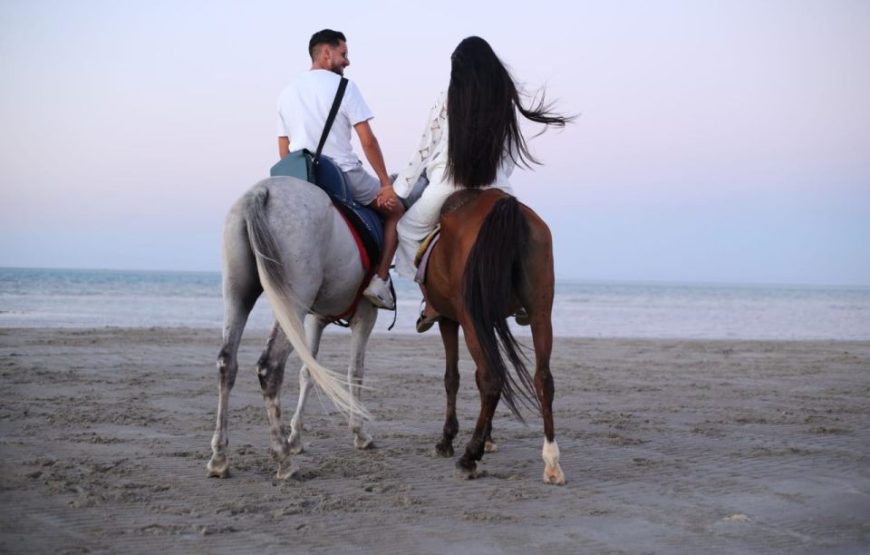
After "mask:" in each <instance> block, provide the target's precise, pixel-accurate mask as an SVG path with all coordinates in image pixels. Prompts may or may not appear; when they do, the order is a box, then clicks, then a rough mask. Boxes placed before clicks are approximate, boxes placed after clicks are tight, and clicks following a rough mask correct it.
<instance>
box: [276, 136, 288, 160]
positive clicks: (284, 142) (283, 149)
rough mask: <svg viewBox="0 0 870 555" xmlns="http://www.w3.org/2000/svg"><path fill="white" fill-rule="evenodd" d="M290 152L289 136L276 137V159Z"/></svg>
mask: <svg viewBox="0 0 870 555" xmlns="http://www.w3.org/2000/svg"><path fill="white" fill-rule="evenodd" d="M288 154H290V137H278V159H279V160H280V159H282V158H284V157H285V156H287V155H288Z"/></svg>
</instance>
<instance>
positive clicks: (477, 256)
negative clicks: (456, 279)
mask: <svg viewBox="0 0 870 555" xmlns="http://www.w3.org/2000/svg"><path fill="white" fill-rule="evenodd" d="M529 233H530V232H529V222H528V221H527V220H526V218H525V216H524V215H523V213H522V210H521V209H520V203H519V202H518V201H517V199H516V197H513V196H507V197H505V198H503V199H501V200H499V201H497V202H496V203H495V205H493V207H492V210H491V211H490V213H489V214H488V215H487V216H486V219H485V220H484V222H483V226H482V227H481V228H480V233H479V234H478V236H477V240H476V241H475V243H474V246H473V247H472V248H471V253H470V254H469V255H468V261H467V262H466V265H465V278H464V282H463V284H462V286H463V291H462V295H463V299H464V301H465V307H466V310H468V313H469V315H470V316H471V321H472V322H473V323H474V331H475V333H476V335H477V340H478V342H479V343H480V348H481V350H482V351H483V356H484V357H485V359H486V362H487V364H488V365H489V368H490V370H491V372H492V375H493V376H494V378H495V380H496V381H497V383H498V385H499V386H500V388H501V393H502V396H503V397H504V401H505V403H507V405H508V407H510V409H511V411H512V412H513V413H514V414H515V415H516V416H517V417H518V418H519V419H520V420H522V419H523V418H522V415H521V414H520V411H519V407H518V406H517V400H520V401H522V402H523V403H525V404H527V405H531V406H533V407H535V408H538V409H540V403H539V401H538V398H537V396H536V395H535V394H534V384H533V382H532V377H531V376H530V375H529V371H528V370H527V369H526V365H525V364H524V363H523V358H524V357H525V355H524V354H523V353H521V350H520V349H521V346H520V345H519V343H517V340H516V339H515V338H514V336H513V334H512V333H511V331H510V328H508V324H507V316H508V315H509V313H510V309H511V300H512V299H513V298H514V291H515V289H516V288H515V286H516V285H517V284H518V283H519V280H520V279H521V278H520V276H521V273H522V257H523V256H524V255H525V253H526V249H527V248H528V244H529ZM502 351H504V354H506V355H507V358H508V359H509V360H510V362H511V364H512V365H513V367H514V370H515V372H516V377H514V376H512V375H511V374H510V373H509V372H508V369H507V366H506V365H505V361H504V358H503V356H502Z"/></svg>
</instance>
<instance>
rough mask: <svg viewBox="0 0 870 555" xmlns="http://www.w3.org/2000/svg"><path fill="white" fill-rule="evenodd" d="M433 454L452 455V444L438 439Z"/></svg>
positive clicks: (440, 455)
mask: <svg viewBox="0 0 870 555" xmlns="http://www.w3.org/2000/svg"><path fill="white" fill-rule="evenodd" d="M435 454H436V455H438V456H439V457H445V458H447V457H452V456H453V445H451V444H449V443H447V442H444V441H440V442H438V443H437V444H435Z"/></svg>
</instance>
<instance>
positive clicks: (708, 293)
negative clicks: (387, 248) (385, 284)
mask: <svg viewBox="0 0 870 555" xmlns="http://www.w3.org/2000/svg"><path fill="white" fill-rule="evenodd" d="M395 283H396V294H397V298H398V310H397V312H396V314H395V315H396V322H395V326H394V328H393V330H392V331H389V330H388V328H389V326H390V324H391V323H392V322H393V315H394V313H393V312H387V311H381V312H380V316H379V318H378V323H377V325H376V327H375V333H378V334H385V333H394V334H407V333H415V331H414V322H415V321H416V318H417V313H418V310H419V305H420V299H421V295H420V292H419V290H418V289H417V286H416V285H415V284H414V283H413V282H411V281H409V280H401V279H398V280H396V282H395ZM222 306H223V305H222V301H221V277H220V274H219V273H218V272H163V271H126V270H125V271H119V270H71V269H28V268H0V328H19V327H24V328H34V327H48V328H102V327H132V328H151V327H191V328H208V329H215V330H220V329H221V327H222V319H223V307H222ZM271 325H272V313H271V308H270V307H269V305H268V302H267V300H266V299H265V297H263V298H261V299H260V300H259V301H258V302H257V305H256V307H255V308H254V311H253V312H252V314H251V317H250V319H249V322H248V328H249V329H251V330H262V331H263V333H265V332H266V330H268V329H269V328H270V327H271ZM512 327H513V329H514V331H515V332H516V333H517V334H519V335H528V334H529V329H528V328H524V327H518V326H513V325H512ZM328 330H332V331H333V332H335V333H347V331H346V330H343V329H342V328H339V327H337V326H329V328H328ZM553 330H554V334H555V335H556V336H557V337H585V338H598V337H603V338H659V339H750V340H752V339H757V340H870V288H862V287H832V286H796V285H733V284H732V285H728V284H695V283H629V282H603V281H602V282H596V281H571V280H557V282H556V297H555V303H554V308H553ZM430 333H433V334H437V332H430Z"/></svg>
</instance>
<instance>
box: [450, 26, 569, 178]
mask: <svg viewBox="0 0 870 555" xmlns="http://www.w3.org/2000/svg"><path fill="white" fill-rule="evenodd" d="M450 60H451V66H452V67H451V71H450V86H449V88H448V89H447V122H448V128H449V132H448V137H447V174H448V176H449V177H450V179H451V180H452V181H453V182H454V183H456V184H457V185H460V186H462V187H467V188H480V187H485V186H487V185H491V184H492V183H493V182H494V181H495V179H496V173H497V171H498V167H499V165H500V164H501V163H502V161H503V160H504V159H505V157H507V156H509V157H510V158H511V160H513V162H514V163H516V164H518V165H523V166H525V167H530V163H533V164H540V162H538V161H537V160H536V159H535V158H534V156H532V154H531V153H530V152H529V149H528V147H527V145H526V140H525V138H523V135H522V133H521V132H520V126H519V122H518V121H517V111H519V113H520V114H522V115H523V117H525V118H526V119H529V120H531V121H534V122H537V123H542V124H544V125H547V126H550V125H553V126H556V127H564V126H565V124H566V123H567V122H569V121H571V120H572V119H573V117H565V116H561V115H559V114H557V113H555V112H552V111H551V108H552V106H551V105H548V104H546V103H545V101H544V95H543V94H542V95H541V98H540V100H539V101H538V102H537V103H534V102H533V104H532V105H531V106H529V107H528V108H526V107H525V106H523V104H522V101H521V99H520V92H519V91H518V90H517V86H516V84H515V83H514V80H513V78H512V77H511V75H510V73H509V72H508V70H507V68H505V66H504V64H503V63H502V62H501V60H499V58H498V56H497V55H496V53H495V52H494V51H493V50H492V47H491V46H490V45H489V43H487V42H486V41H485V40H483V39H482V38H480V37H468V38H466V39H463V41H462V42H460V43H459V46H457V47H456V50H454V51H453V54H452V55H451V56H450Z"/></svg>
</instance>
